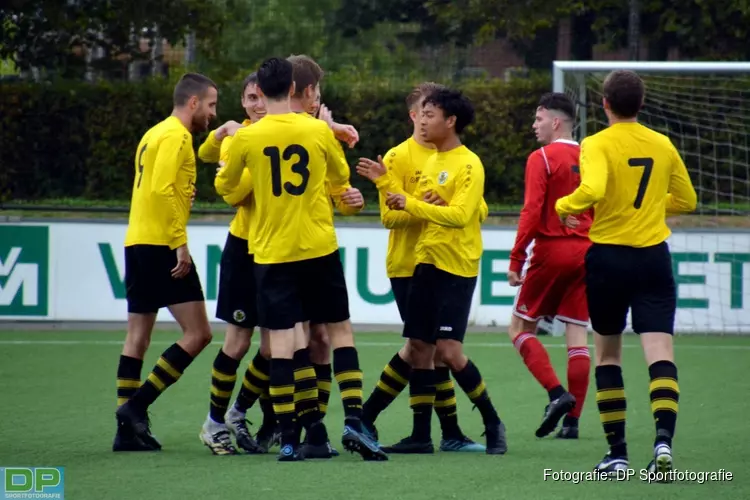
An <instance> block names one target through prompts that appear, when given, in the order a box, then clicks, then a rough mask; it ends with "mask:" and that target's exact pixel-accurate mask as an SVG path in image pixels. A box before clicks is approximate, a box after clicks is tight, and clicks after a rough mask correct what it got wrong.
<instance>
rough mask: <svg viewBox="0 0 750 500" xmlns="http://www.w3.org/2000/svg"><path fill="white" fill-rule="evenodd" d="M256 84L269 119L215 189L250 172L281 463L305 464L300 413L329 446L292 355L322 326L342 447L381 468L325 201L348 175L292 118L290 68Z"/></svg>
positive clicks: (245, 142)
mask: <svg viewBox="0 0 750 500" xmlns="http://www.w3.org/2000/svg"><path fill="white" fill-rule="evenodd" d="M258 85H259V88H260V91H261V95H262V96H263V97H264V98H265V99H266V103H267V114H266V117H265V118H263V120H261V121H260V122H258V123H257V124H255V125H253V126H251V127H245V128H243V129H240V130H239V131H237V133H236V134H235V138H234V140H233V141H232V144H231V146H230V148H229V158H228V163H227V166H226V167H227V168H226V172H225V179H224V180H223V181H222V183H218V182H217V188H221V189H218V190H219V192H220V194H222V191H223V190H225V189H226V190H230V191H231V190H232V189H233V188H234V186H236V185H237V184H238V183H239V182H240V180H241V177H242V175H243V171H244V170H245V169H247V171H248V172H249V174H250V175H251V178H252V185H253V197H254V199H255V207H256V210H255V213H254V216H253V220H252V221H251V224H255V229H254V230H255V239H254V242H253V246H254V250H255V276H256V283H257V287H258V291H259V293H258V316H259V321H258V322H259V324H260V326H261V327H264V328H268V329H269V330H270V339H271V342H270V344H271V380H270V383H271V386H270V394H271V399H272V401H273V406H274V411H275V413H276V417H277V420H278V422H279V425H280V427H281V431H282V437H281V439H282V447H281V451H280V452H279V460H281V461H296V460H302V459H304V456H303V455H302V454H301V453H300V446H299V433H298V432H297V426H296V419H297V415H298V412H299V415H300V417H299V419H300V424H301V425H302V426H304V428H305V430H306V431H307V436H308V441H309V444H310V445H312V446H313V447H318V449H321V448H322V447H326V446H327V443H328V435H327V431H326V429H325V425H324V424H323V422H322V421H321V415H320V411H319V407H318V402H317V387H316V386H313V387H312V388H311V389H310V390H309V392H310V395H311V397H310V398H305V399H302V400H298V401H297V405H295V373H294V367H295V361H294V353H295V352H296V351H299V350H301V349H304V348H305V347H307V336H306V335H305V332H304V329H303V323H304V322H306V321H311V322H312V323H324V324H326V328H327V330H328V334H329V335H330V338H331V345H332V346H333V349H334V350H333V369H334V373H335V377H336V380H337V381H338V383H339V389H340V391H341V398H342V402H343V406H344V413H345V426H344V433H343V437H342V444H343V446H344V448H345V449H347V450H349V451H356V452H358V453H360V454H361V455H362V456H363V457H364V458H365V459H376V460H385V459H387V455H385V454H384V453H383V452H382V451H381V450H380V449H379V447H378V446H377V445H376V444H375V443H373V442H372V441H371V440H370V439H368V438H367V437H366V436H364V435H363V434H362V425H361V413H362V371H361V370H360V368H359V359H358V355H357V350H356V348H355V347H354V336H353V333H352V330H351V323H350V322H349V305H348V295H347V289H346V281H345V279H344V272H343V266H342V265H341V261H340V257H339V252H338V242H337V240H336V232H335V230H334V227H333V213H332V210H331V205H330V201H329V196H333V197H334V198H338V197H340V196H341V195H342V194H343V193H344V192H346V190H347V189H348V188H349V187H350V185H349V167H348V165H347V164H346V159H345V158H344V155H343V151H342V150H341V146H340V145H339V143H338V142H337V141H336V138H335V137H334V135H333V133H332V132H331V130H330V128H329V127H328V125H327V124H326V123H325V122H323V121H321V120H313V119H311V118H310V117H307V116H302V115H300V114H297V113H293V112H291V109H290V102H289V99H290V97H291V96H292V95H293V94H294V90H295V88H294V81H293V66H292V63H291V62H289V61H287V60H284V59H278V58H271V59H268V60H266V61H264V62H263V64H261V66H260V68H259V69H258ZM326 184H328V186H329V189H326ZM313 396H314V397H313ZM303 403H304V407H303V406H302V404H303Z"/></svg>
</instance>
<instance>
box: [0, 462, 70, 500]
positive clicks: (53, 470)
mask: <svg viewBox="0 0 750 500" xmlns="http://www.w3.org/2000/svg"><path fill="white" fill-rule="evenodd" d="M0 477H2V489H0V494H2V497H0V499H8V498H53V499H56V500H62V499H64V498H65V497H64V484H65V473H64V469H63V468H62V467H6V468H4V469H3V468H0Z"/></svg>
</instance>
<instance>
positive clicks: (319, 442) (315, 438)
mask: <svg viewBox="0 0 750 500" xmlns="http://www.w3.org/2000/svg"><path fill="white" fill-rule="evenodd" d="M301 451H302V455H304V457H305V458H306V459H307V458H323V459H325V458H331V457H332V456H333V454H332V453H331V445H330V443H329V441H328V431H327V430H326V426H325V424H324V423H323V422H322V421H319V422H317V423H315V424H313V425H312V426H311V427H310V430H309V431H308V432H306V433H305V440H304V441H303V442H302V448H301Z"/></svg>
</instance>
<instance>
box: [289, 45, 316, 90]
mask: <svg viewBox="0 0 750 500" xmlns="http://www.w3.org/2000/svg"><path fill="white" fill-rule="evenodd" d="M286 60H287V61H289V62H290V63H292V67H293V68H294V86H295V88H294V96H295V97H302V94H303V93H304V92H305V89H306V88H307V87H309V86H311V85H312V87H313V88H315V86H316V85H317V84H318V83H320V80H322V79H323V68H321V67H320V65H319V64H318V63H316V62H315V61H314V60H313V58H312V57H310V56H306V55H303V54H300V55H291V56H289V57H287V59H286Z"/></svg>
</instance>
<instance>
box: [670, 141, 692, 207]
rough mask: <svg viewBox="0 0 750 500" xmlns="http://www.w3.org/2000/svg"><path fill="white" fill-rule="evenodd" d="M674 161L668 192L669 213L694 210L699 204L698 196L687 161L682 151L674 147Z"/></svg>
mask: <svg viewBox="0 0 750 500" xmlns="http://www.w3.org/2000/svg"><path fill="white" fill-rule="evenodd" d="M673 155H674V163H673V167H672V175H671V176H670V177H669V194H667V214H670V215H672V214H673V215H677V214H684V213H688V212H692V211H693V210H695V208H696V207H697V206H698V196H697V195H696V193H695V188H694V187H693V182H692V181H691V180H690V175H689V174H688V171H687V168H686V167H685V162H683V161H682V158H681V157H680V153H679V152H678V151H677V149H675V148H674V147H673Z"/></svg>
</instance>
